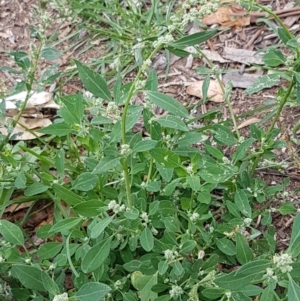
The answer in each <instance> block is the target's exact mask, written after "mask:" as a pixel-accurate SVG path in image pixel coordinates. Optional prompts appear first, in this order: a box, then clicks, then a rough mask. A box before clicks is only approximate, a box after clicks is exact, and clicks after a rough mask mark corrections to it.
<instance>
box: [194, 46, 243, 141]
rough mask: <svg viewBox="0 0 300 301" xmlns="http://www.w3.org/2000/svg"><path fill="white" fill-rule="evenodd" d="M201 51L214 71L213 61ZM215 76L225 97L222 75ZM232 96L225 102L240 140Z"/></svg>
mask: <svg viewBox="0 0 300 301" xmlns="http://www.w3.org/2000/svg"><path fill="white" fill-rule="evenodd" d="M199 51H200V53H201V56H202V57H203V58H204V59H205V61H206V62H207V63H208V65H209V67H210V68H211V69H212V68H213V67H214V64H213V63H212V61H211V60H210V59H209V58H208V57H207V56H206V55H205V54H204V53H203V52H202V51H201V50H199ZM215 76H216V79H217V81H218V84H219V86H220V87H221V90H222V93H223V95H225V93H226V91H225V87H224V84H223V83H222V81H221V79H220V75H219V74H215ZM230 96H231V95H230V94H229V95H228V96H226V98H225V102H226V104H227V106H228V109H229V112H230V116H231V119H232V123H233V127H234V131H235V132H236V135H237V137H238V139H239V138H240V132H239V129H238V127H237V123H236V119H235V115H234V112H233V109H232V105H231V103H230Z"/></svg>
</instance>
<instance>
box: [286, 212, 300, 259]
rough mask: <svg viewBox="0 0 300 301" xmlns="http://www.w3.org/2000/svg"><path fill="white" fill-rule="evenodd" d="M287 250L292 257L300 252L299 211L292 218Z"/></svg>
mask: <svg viewBox="0 0 300 301" xmlns="http://www.w3.org/2000/svg"><path fill="white" fill-rule="evenodd" d="M287 252H288V253H289V254H290V255H291V256H292V257H293V258H295V257H297V256H298V255H299V254H300V214H299V213H298V214H297V216H296V217H295V219H294V223H293V228H292V236H291V240H290V246H289V247H288V249H287Z"/></svg>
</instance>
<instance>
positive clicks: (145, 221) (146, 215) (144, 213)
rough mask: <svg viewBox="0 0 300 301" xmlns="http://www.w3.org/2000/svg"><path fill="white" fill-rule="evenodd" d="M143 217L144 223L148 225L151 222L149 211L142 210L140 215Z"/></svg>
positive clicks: (145, 225)
mask: <svg viewBox="0 0 300 301" xmlns="http://www.w3.org/2000/svg"><path fill="white" fill-rule="evenodd" d="M140 217H141V219H142V220H143V222H142V225H143V226H144V227H147V224H148V223H149V222H150V220H149V217H148V214H147V212H142V214H141V215H140Z"/></svg>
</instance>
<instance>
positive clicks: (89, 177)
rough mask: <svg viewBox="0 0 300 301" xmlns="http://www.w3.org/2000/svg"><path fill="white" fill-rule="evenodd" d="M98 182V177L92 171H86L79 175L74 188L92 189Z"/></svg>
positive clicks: (81, 189)
mask: <svg viewBox="0 0 300 301" xmlns="http://www.w3.org/2000/svg"><path fill="white" fill-rule="evenodd" d="M97 183H98V177H97V176H96V175H94V174H92V173H90V172H84V173H82V174H80V175H79V176H78V178H77V179H76V180H75V181H74V183H73V187H72V188H73V189H76V190H80V191H90V190H92V189H94V188H95V186H96V185H97Z"/></svg>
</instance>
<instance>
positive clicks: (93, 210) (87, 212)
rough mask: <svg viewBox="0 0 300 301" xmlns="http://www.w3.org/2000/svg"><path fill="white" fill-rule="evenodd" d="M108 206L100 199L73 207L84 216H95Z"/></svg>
mask: <svg viewBox="0 0 300 301" xmlns="http://www.w3.org/2000/svg"><path fill="white" fill-rule="evenodd" d="M103 208H106V204H105V203H103V202H102V201H99V200H90V201H86V202H83V203H80V204H77V205H76V206H74V207H73V210H74V211H75V212H76V213H77V214H80V215H82V216H86V217H94V216H98V215H99V213H100V212H101V211H102V210H104V209H103Z"/></svg>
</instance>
